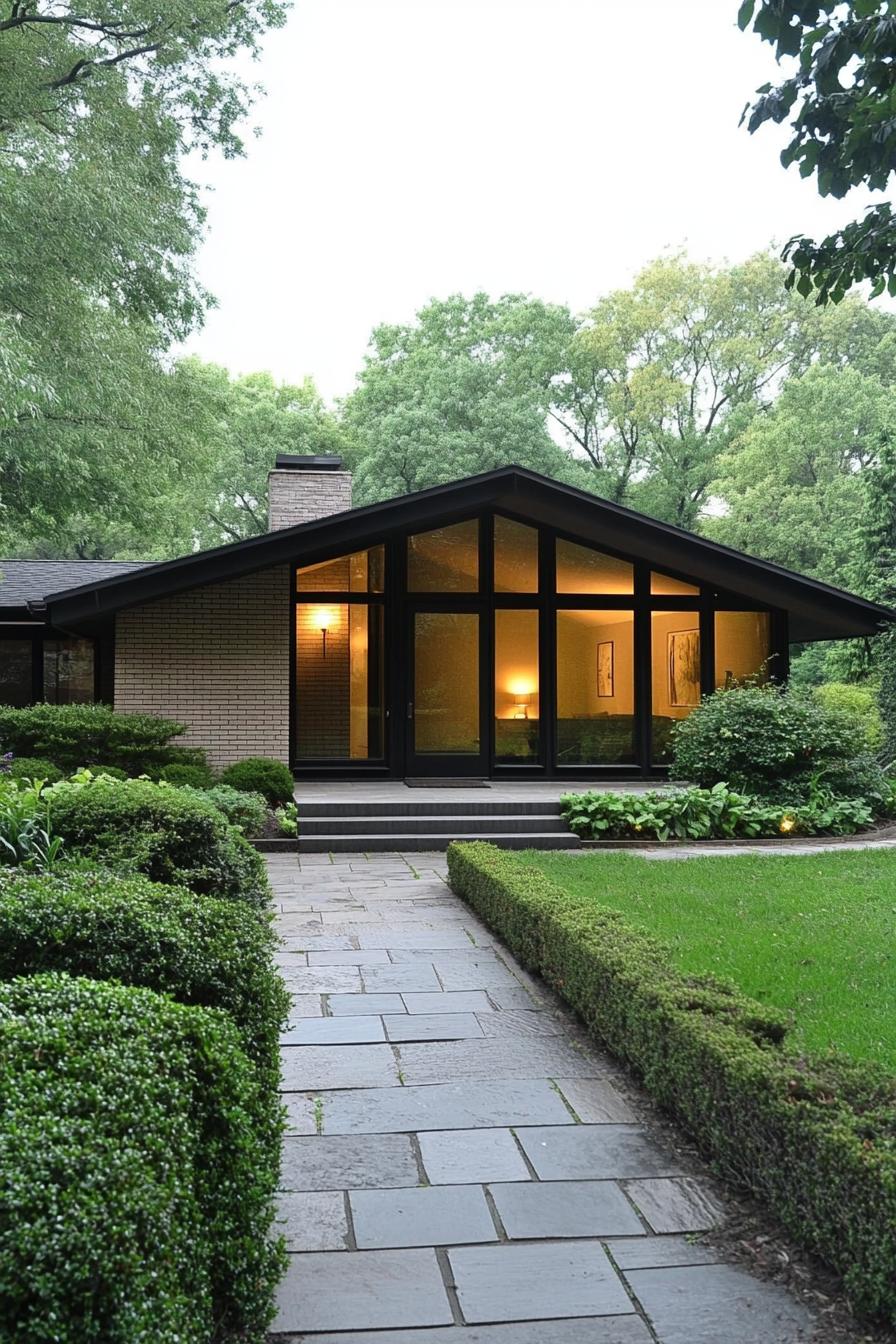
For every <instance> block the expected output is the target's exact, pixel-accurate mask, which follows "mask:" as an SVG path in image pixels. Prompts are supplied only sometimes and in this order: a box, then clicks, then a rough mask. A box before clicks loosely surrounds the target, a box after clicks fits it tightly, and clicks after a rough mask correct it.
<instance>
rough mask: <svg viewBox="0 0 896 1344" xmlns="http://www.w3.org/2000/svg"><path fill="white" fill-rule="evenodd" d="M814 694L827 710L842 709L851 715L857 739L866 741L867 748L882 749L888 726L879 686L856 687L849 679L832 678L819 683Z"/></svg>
mask: <svg viewBox="0 0 896 1344" xmlns="http://www.w3.org/2000/svg"><path fill="white" fill-rule="evenodd" d="M814 695H815V699H816V700H817V701H818V702H819V704H821V705H823V706H824V707H825V709H832V710H839V711H842V712H843V713H845V714H849V715H851V717H852V719H853V722H854V724H855V730H856V735H857V740H859V741H860V742H861V743H862V745H863V747H864V749H865V750H866V751H873V752H877V751H880V748H881V746H882V744H883V740H884V726H883V720H882V719H881V714H880V706H879V704H878V698H877V689H876V688H875V687H873V686H854V685H850V684H849V683H848V682H845V681H829V682H826V683H825V684H824V685H823V686H816V687H815V691H814Z"/></svg>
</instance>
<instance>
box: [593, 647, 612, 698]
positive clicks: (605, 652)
mask: <svg viewBox="0 0 896 1344" xmlns="http://www.w3.org/2000/svg"><path fill="white" fill-rule="evenodd" d="M614 664H615V654H614V648H613V640H612V639H605V640H602V641H601V642H600V643H599V644H598V646H597V694H598V696H599V697H600V698H601V699H602V700H606V699H611V698H612V696H613V695H614V694H615V691H614V686H613V682H614V676H615V666H614Z"/></svg>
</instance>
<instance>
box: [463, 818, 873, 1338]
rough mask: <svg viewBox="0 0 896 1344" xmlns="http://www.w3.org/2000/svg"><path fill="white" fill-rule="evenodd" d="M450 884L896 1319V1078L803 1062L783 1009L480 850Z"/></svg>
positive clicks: (652, 1088) (854, 1288) (721, 1163)
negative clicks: (694, 970)
mask: <svg viewBox="0 0 896 1344" xmlns="http://www.w3.org/2000/svg"><path fill="white" fill-rule="evenodd" d="M448 871H449V879H450V882H451V886H452V888H453V890H454V891H455V892H457V894H458V895H460V896H462V897H463V898H464V899H465V900H466V901H467V902H468V903H469V904H470V905H471V906H472V907H473V909H474V910H475V911H476V912H477V914H479V915H480V916H481V917H482V919H483V920H485V922H486V923H487V924H488V925H489V926H490V927H491V928H492V929H494V930H495V931H496V932H497V933H498V934H499V935H500V936H501V938H502V939H503V940H504V941H505V942H506V943H507V945H508V947H510V949H511V950H512V951H513V952H514V953H515V955H516V956H518V957H519V959H520V961H522V962H523V964H524V965H526V966H528V967H529V968H530V969H532V970H534V971H537V972H538V973H539V974H540V975H541V976H542V977H543V978H544V979H545V980H546V981H547V983H548V984H549V985H551V986H553V988H554V989H556V990H557V992H558V993H559V994H561V995H562V997H563V998H564V999H565V1000H566V1002H567V1003H568V1004H569V1005H570V1006H571V1007H572V1008H574V1009H575V1011H576V1012H577V1013H578V1015H579V1016H580V1018H581V1019H582V1021H583V1022H584V1023H585V1024H586V1026H587V1027H588V1028H589V1029H590V1030H591V1031H592V1032H593V1034H594V1035H595V1036H596V1037H598V1038H599V1039H600V1041H601V1042H603V1043H604V1044H605V1045H606V1046H607V1047H608V1048H609V1049H610V1050H611V1051H612V1052H613V1053H614V1054H615V1055H617V1056H618V1057H619V1058H620V1059H622V1060H625V1062H626V1063H627V1064H629V1065H631V1067H632V1069H633V1070H634V1071H635V1073H637V1074H638V1076H639V1077H640V1078H641V1079H642V1080H643V1083H644V1085H645V1087H646V1088H647V1090H648V1091H649V1092H650V1093H651V1094H652V1096H653V1097H654V1098H655V1099H656V1100H657V1101H658V1102H659V1103H660V1104H661V1105H662V1106H663V1107H664V1108H665V1109H666V1110H667V1111H669V1112H670V1113H671V1114H672V1115H674V1116H675V1117H676V1119H677V1120H678V1121H680V1122H681V1124H682V1125H683V1126H684V1127H685V1128H686V1129H687V1130H688V1131H689V1133H690V1134H691V1135H692V1136H693V1137H694V1139H695V1140H696V1141H697V1142H698V1143H699V1145H700V1146H701V1148H702V1149H703V1151H704V1152H705V1153H706V1154H707V1155H708V1156H709V1157H710V1158H711V1159H713V1161H714V1162H715V1164H716V1166H717V1167H718V1168H719V1169H720V1170H721V1171H722V1172H723V1173H724V1174H725V1175H726V1176H728V1177H730V1178H733V1179H734V1180H736V1181H738V1182H740V1183H741V1184H742V1185H743V1186H745V1187H746V1188H747V1189H749V1190H751V1191H752V1192H753V1193H754V1194H755V1195H757V1196H758V1197H759V1198H761V1199H763V1200H764V1201H765V1202H766V1203H767V1204H768V1205H769V1206H770V1208H771V1209H772V1210H773V1212H774V1213H775V1214H776V1215H777V1216H778V1217H779V1218H780V1219H781V1221H782V1223H783V1224H784V1225H785V1226H786V1227H787V1228H788V1229H789V1231H790V1232H791V1233H792V1234H793V1235H794V1236H796V1237H798V1238H799V1239H800V1240H801V1241H802V1242H803V1243H804V1244H805V1245H807V1246H808V1247H809V1248H810V1249H812V1250H813V1251H815V1252H817V1253H818V1254H819V1255H821V1256H822V1257H823V1258H824V1259H825V1260H827V1261H828V1263H829V1264H830V1265H832V1266H833V1267H834V1268H835V1269H836V1270H837V1271H838V1272H839V1273H840V1274H842V1276H843V1280H844V1283H845V1286H846V1289H847V1291H848V1293H849V1295H850V1297H851V1299H852V1301H853V1303H854V1304H855V1305H856V1306H857V1307H858V1308H860V1309H861V1310H863V1311H865V1312H868V1313H871V1314H874V1315H882V1316H888V1317H889V1318H890V1319H891V1320H893V1321H896V1079H893V1078H892V1077H890V1076H889V1075H887V1074H885V1073H884V1072H883V1071H881V1070H880V1069H879V1068H877V1067H876V1066H873V1065H862V1064H858V1063H855V1062H853V1061H851V1060H849V1059H846V1058H842V1057H838V1056H834V1055H831V1056H825V1057H823V1058H819V1059H811V1060H810V1059H803V1058H800V1057H798V1056H797V1055H795V1054H793V1053H790V1052H789V1051H788V1049H787V1047H786V1041H785V1027H784V1023H783V1021H782V1019H781V1018H780V1017H779V1016H778V1015H777V1014H776V1013H774V1012H773V1011H770V1010H769V1009H767V1008H765V1007H764V1006H762V1005H761V1004H759V1003H756V1002H755V1001H753V1000H751V999H750V998H748V997H747V996H745V995H744V994H742V993H740V992H739V991H738V990H736V989H734V988H732V987H730V986H728V985H726V984H724V983H723V982H721V981H719V980H716V979H714V978H713V977H711V976H687V975H683V974H681V973H679V972H678V971H676V970H675V969H674V968H673V966H672V962H671V957H670V956H669V955H668V954H667V953H666V951H665V948H664V946H663V944H662V943H661V942H659V941H658V940H656V939H654V938H652V937H651V936H650V935H648V934H646V933H641V932H640V931H639V930H637V929H635V928H634V927H632V926H631V925H629V924H628V923H627V922H626V920H625V918H624V916H622V915H620V914H619V913H618V912H617V911H613V910H607V909H603V908H601V906H600V905H598V904H596V903H592V902H591V901H590V900H585V899H582V898H581V897H577V896H574V895H572V894H570V893H568V892H566V891H564V890H563V889H562V888H561V887H559V886H557V885H556V884H555V883H553V882H551V881H550V879H549V878H547V877H546V876H545V875H544V874H542V873H540V872H538V871H537V870H535V869H532V868H530V867H528V866H526V865H525V864H522V863H520V861H519V860H518V859H516V858H514V856H513V855H512V854H508V853H506V852H504V851H502V850H498V849H495V848H494V847H493V846H491V845H488V844H483V843H474V844H452V845H451V846H450V847H449V849H448Z"/></svg>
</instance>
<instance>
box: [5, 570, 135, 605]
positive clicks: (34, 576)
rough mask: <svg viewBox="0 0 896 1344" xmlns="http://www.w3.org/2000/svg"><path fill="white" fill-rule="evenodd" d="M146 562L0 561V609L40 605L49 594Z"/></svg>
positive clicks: (123, 571) (114, 574)
mask: <svg viewBox="0 0 896 1344" xmlns="http://www.w3.org/2000/svg"><path fill="white" fill-rule="evenodd" d="M151 563H152V562H151V561H148V560H0V607H23V606H24V605H25V604H26V602H42V601H43V600H44V598H46V597H48V596H49V594H50V593H60V592H62V591H63V590H64V589H67V588H78V587H80V585H81V584H84V583H97V582H98V581H99V580H100V579H111V578H115V577H116V576H117V575H119V574H126V573H127V572H128V571H129V570H134V569H144V568H145V567H146V565H147V564H151Z"/></svg>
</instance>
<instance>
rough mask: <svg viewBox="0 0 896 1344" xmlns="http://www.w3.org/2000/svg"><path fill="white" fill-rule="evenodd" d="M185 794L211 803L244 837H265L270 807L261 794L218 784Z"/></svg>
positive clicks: (188, 791) (185, 790)
mask: <svg viewBox="0 0 896 1344" xmlns="http://www.w3.org/2000/svg"><path fill="white" fill-rule="evenodd" d="M184 792H185V793H187V794H190V795H191V796H192V797H196V798H199V799H200V801H202V802H205V803H211V805H212V807H216V808H217V809H218V811H219V812H223V813H224V816H225V817H226V818H227V820H228V821H229V822H230V824H231V826H236V827H238V828H239V829H240V830H241V831H242V833H243V835H251V836H259V835H263V834H264V832H265V829H266V828H267V825H268V820H269V817H270V813H269V811H268V805H267V803H266V802H265V800H264V798H263V797H262V796H261V794H260V793H243V791H242V790H241V789H233V788H231V786H230V785H229V784H216V785H215V786H214V788H211V789H191V788H185V789H184Z"/></svg>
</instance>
